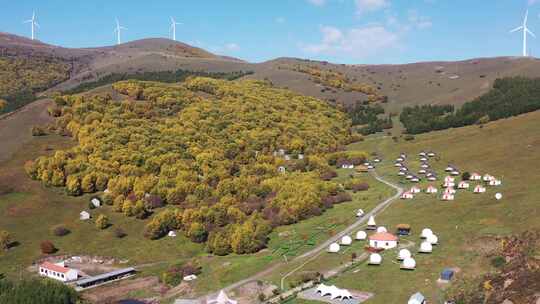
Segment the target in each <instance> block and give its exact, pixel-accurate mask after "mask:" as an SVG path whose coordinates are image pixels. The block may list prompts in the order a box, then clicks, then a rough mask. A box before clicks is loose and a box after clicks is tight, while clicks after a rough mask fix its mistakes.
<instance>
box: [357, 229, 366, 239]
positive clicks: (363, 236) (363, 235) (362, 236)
mask: <svg viewBox="0 0 540 304" xmlns="http://www.w3.org/2000/svg"><path fill="white" fill-rule="evenodd" d="M366 238H367V233H366V232H365V231H363V230H360V231H358V232H357V233H356V239H357V240H359V241H364V240H365V239H366Z"/></svg>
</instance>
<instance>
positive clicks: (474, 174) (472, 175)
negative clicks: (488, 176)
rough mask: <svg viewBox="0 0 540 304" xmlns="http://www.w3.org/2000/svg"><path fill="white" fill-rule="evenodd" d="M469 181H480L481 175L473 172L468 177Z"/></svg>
mask: <svg viewBox="0 0 540 304" xmlns="http://www.w3.org/2000/svg"><path fill="white" fill-rule="evenodd" d="M469 180H472V181H479V180H482V175H480V174H478V173H476V172H473V173H472V174H471V176H470V177H469Z"/></svg>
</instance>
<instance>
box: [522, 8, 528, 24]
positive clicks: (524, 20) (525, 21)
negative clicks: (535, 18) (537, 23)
mask: <svg viewBox="0 0 540 304" xmlns="http://www.w3.org/2000/svg"><path fill="white" fill-rule="evenodd" d="M528 18H529V10H527V11H526V12H525V19H523V24H524V25H526V24H527V19H528Z"/></svg>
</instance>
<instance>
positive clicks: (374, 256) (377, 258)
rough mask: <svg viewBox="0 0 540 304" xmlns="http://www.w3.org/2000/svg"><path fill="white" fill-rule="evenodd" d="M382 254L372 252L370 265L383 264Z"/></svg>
mask: <svg viewBox="0 0 540 304" xmlns="http://www.w3.org/2000/svg"><path fill="white" fill-rule="evenodd" d="M381 263H382V256H381V255H380V254H378V253H372V254H370V255H369V263H368V264H369V265H381Z"/></svg>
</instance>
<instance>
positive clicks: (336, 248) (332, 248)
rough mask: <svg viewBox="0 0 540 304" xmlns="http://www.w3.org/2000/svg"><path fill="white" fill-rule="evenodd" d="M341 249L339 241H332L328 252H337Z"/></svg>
mask: <svg viewBox="0 0 540 304" xmlns="http://www.w3.org/2000/svg"><path fill="white" fill-rule="evenodd" d="M339 249H340V247H339V244H338V243H332V244H330V246H329V247H328V252H332V253H336V252H339Z"/></svg>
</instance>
